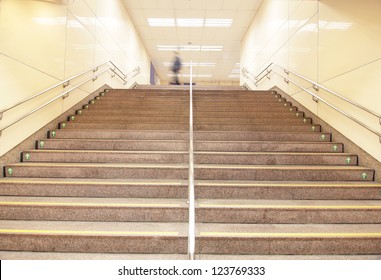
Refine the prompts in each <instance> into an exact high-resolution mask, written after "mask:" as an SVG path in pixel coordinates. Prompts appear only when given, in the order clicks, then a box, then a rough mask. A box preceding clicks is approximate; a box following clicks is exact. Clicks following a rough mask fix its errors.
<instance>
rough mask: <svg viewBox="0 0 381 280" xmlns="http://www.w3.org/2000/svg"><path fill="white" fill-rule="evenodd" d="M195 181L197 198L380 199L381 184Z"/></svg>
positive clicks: (357, 182)
mask: <svg viewBox="0 0 381 280" xmlns="http://www.w3.org/2000/svg"><path fill="white" fill-rule="evenodd" d="M195 185H196V197H197V198H210V199H227V198H231V199H282V200H283V199H286V200H291V199H298V200H300V199H301V200H303V199H308V200H312V199H317V200H338V199H342V200H370V199H372V200H381V184H380V183H375V182H369V181H367V182H360V181H356V182H348V181H341V182H340V181H335V182H333V181H316V182H313V181H279V182H275V181H267V182H266V181H242V180H241V181H232V180H197V181H196V183H195Z"/></svg>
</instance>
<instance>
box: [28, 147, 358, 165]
mask: <svg viewBox="0 0 381 280" xmlns="http://www.w3.org/2000/svg"><path fill="white" fill-rule="evenodd" d="M188 157H189V155H188V152H185V151H106V150H31V151H24V152H23V153H22V161H23V162H76V163H78V162H82V163H186V162H188ZM194 161H195V163H196V164H199V163H200V164H202V163H213V164H252V165H277V164H280V165H295V164H296V165H319V164H320V165H323V164H325V165H345V166H349V165H357V162H358V159H357V156H356V155H353V154H344V153H337V154H334V153H270V152H267V153H266V152H195V154H194Z"/></svg>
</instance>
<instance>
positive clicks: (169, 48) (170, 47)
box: [156, 45, 179, 51]
mask: <svg viewBox="0 0 381 280" xmlns="http://www.w3.org/2000/svg"><path fill="white" fill-rule="evenodd" d="M156 47H157V50H158V51H178V50H179V47H178V46H177V45H158V46H156Z"/></svg>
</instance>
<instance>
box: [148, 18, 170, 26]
mask: <svg viewBox="0 0 381 280" xmlns="http://www.w3.org/2000/svg"><path fill="white" fill-rule="evenodd" d="M147 22H148V25H149V26H154V27H174V26H176V22H175V19H174V18H147Z"/></svg>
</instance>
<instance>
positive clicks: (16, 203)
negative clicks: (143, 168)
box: [0, 201, 181, 207]
mask: <svg viewBox="0 0 381 280" xmlns="http://www.w3.org/2000/svg"><path fill="white" fill-rule="evenodd" d="M1 205H6V206H78V207H79V206H88V207H94V206H95V207H180V206H181V205H180V204H173V203H172V204H160V203H152V204H150V203H83V202H81V203H76V202H27V201H0V206H1Z"/></svg>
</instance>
